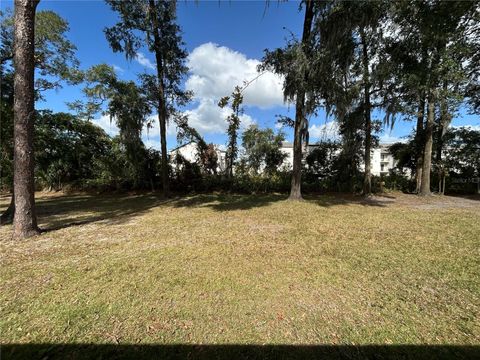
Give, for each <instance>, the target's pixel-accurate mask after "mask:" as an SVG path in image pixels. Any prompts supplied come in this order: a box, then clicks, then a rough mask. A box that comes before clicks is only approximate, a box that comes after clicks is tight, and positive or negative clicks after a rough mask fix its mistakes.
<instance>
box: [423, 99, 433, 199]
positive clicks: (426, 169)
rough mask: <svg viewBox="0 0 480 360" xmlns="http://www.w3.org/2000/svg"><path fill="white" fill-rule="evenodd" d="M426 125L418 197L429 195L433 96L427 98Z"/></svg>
mask: <svg viewBox="0 0 480 360" xmlns="http://www.w3.org/2000/svg"><path fill="white" fill-rule="evenodd" d="M427 107H428V111H427V124H426V126H425V147H424V151H423V169H422V184H421V185H420V195H422V196H426V195H430V194H431V192H430V168H431V165H432V144H433V125H434V121H435V99H434V98H433V94H432V93H430V94H429V96H428V105H427Z"/></svg>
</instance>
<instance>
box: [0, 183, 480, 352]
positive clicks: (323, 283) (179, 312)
mask: <svg viewBox="0 0 480 360" xmlns="http://www.w3.org/2000/svg"><path fill="white" fill-rule="evenodd" d="M284 199H285V196H283V195H268V196H236V195H196V196H192V197H186V198H178V199H173V200H168V201H162V200H161V199H160V198H159V197H156V196H155V195H130V196H127V195H108V196H88V195H68V196H67V195H48V194H40V195H38V213H39V222H40V226H41V227H42V228H43V229H45V230H46V231H45V232H44V233H43V234H42V235H40V236H38V237H35V238H31V239H28V240H26V241H21V242H15V241H12V240H11V238H10V236H11V227H10V226H3V227H1V228H0V249H1V250H0V251H1V270H0V276H1V283H0V306H1V314H0V339H1V343H2V344H3V356H4V357H5V358H8V357H12V358H15V357H19V358H21V357H24V358H30V356H33V355H35V356H39V358H42V359H43V358H48V359H50V358H56V357H58V358H63V355H65V354H67V353H69V354H70V356H71V357H72V358H83V357H85V356H86V354H90V355H92V356H93V355H94V354H95V355H98V354H100V355H102V351H103V352H104V354H107V355H106V357H104V358H109V357H110V356H114V355H115V356H119V357H122V356H123V355H125V354H127V353H128V354H129V355H131V356H132V357H133V356H134V355H135V354H137V353H138V354H141V353H142V351H143V352H145V353H148V351H152V349H151V348H149V347H146V346H145V347H142V345H143V344H156V345H161V344H169V345H171V346H172V348H168V347H164V348H162V349H163V350H161V351H164V355H165V356H167V357H168V356H172V357H175V356H177V355H178V357H185V358H187V357H189V358H192V357H193V358H195V357H202V356H203V357H205V358H211V357H215V356H217V355H219V356H220V355H222V354H224V355H225V354H226V352H227V351H228V347H222V346H218V347H216V348H214V350H212V351H213V352H209V350H202V347H201V346H191V347H189V346H188V344H197V345H199V344H210V345H226V344H237V345H238V346H237V348H235V347H231V349H234V350H235V351H237V350H238V351H239V352H240V353H241V351H247V353H245V354H246V356H245V357H246V358H252V357H255V354H257V355H258V354H261V357H268V356H269V355H271V356H272V357H276V356H277V355H279V354H280V353H282V354H285V353H286V352H283V351H280V350H281V349H282V348H281V347H275V345H280V344H289V345H291V347H289V348H284V349H283V350H290V355H292V356H291V357H293V355H295V356H298V357H299V358H302V357H304V356H303V355H305V354H307V353H308V351H309V349H312V348H311V347H302V346H300V345H315V344H324V346H325V347H324V348H321V349H320V348H317V350H318V351H324V350H325V351H330V350H331V351H333V352H335V353H336V354H337V355H339V357H342V354H343V355H346V356H347V357H348V358H356V357H360V358H361V357H362V356H363V357H368V356H367V355H366V354H367V353H366V352H365V351H367V352H368V351H370V350H371V352H372V353H381V350H382V349H388V348H387V347H384V346H386V345H389V344H402V345H419V347H418V349H420V350H419V351H423V350H425V349H427V350H429V349H430V350H431V349H434V348H433V347H430V348H428V347H425V345H426V344H428V345H430V346H433V345H446V344H448V345H462V346H463V347H458V348H457V347H453V348H452V349H446V350H445V349H443V350H442V351H446V352H445V353H441V354H444V355H445V356H452V357H453V356H456V355H458V356H465V357H469V356H472V354H474V353H475V355H477V354H478V350H479V348H478V345H479V344H480V321H479V318H480V199H479V198H476V199H463V198H452V197H443V198H440V197H432V198H426V199H422V198H417V197H415V196H413V195H404V194H398V193H394V194H391V195H387V196H384V197H375V198H372V199H369V200H365V201H362V200H360V199H357V198H352V197H347V196H328V195H323V196H318V197H311V198H309V199H308V200H307V201H304V202H293V203H292V202H287V201H284ZM8 201H9V199H8V198H7V197H3V198H1V206H0V208H1V209H0V210H3V209H5V208H6V206H7V205H8ZM12 344H17V345H15V346H13V345H12ZM18 344H30V345H31V346H28V345H24V346H22V345H18ZM32 344H44V345H41V346H40V345H38V346H37V347H35V346H33V345H32ZM52 344H77V345H78V346H77V345H71V346H72V347H68V346H67V345H65V346H63V347H62V346H56V345H52ZM79 344H129V346H131V348H130V350H131V351H133V353H132V352H130V353H129V352H128V351H130V350H127V349H128V348H127V347H125V348H124V350H125V351H123V352H118V349H121V347H113V346H107V345H104V347H103V350H102V348H101V347H100V345H98V347H95V345H88V346H87V345H79ZM133 344H137V345H135V346H133ZM175 344H184V345H185V346H184V347H183V348H182V347H180V346H178V347H176V348H175V346H174V345H175ZM247 344H248V346H250V348H248V346H247V347H242V346H241V345H247ZM264 344H268V346H269V347H262V346H260V345H264ZM372 344H377V345H382V347H381V348H380V347H379V348H375V347H368V346H366V345H372ZM257 345H258V347H255V346H257ZM468 345H470V346H471V347H468ZM75 346H77V347H75ZM362 346H363V347H362ZM422 346H423V348H422ZM405 348H407V349H408V348H409V347H405ZM411 348H415V347H411ZM132 349H133V350H132ZM159 349H160V348H158V349H156V350H159ZM165 349H167V350H165ZM172 349H173V350H172ZM262 349H263V350H262ZM265 349H268V351H264V350H265ZM279 349H280V350H279ZM302 349H303V350H302ZM322 349H323V350H322ZM362 349H363V350H362ZM368 349H370V350H368ZM372 349H373V350H372ZM392 349H395V347H392ZM422 349H423V350H422ZM262 351H263V352H262ZM302 351H306V352H305V353H303V352H302ZM362 351H363V352H362ZM386 351H388V350H386ZM398 351H399V352H398V354H397V355H398V356H399V358H405V357H408V351H407V353H402V351H403V350H402V348H401V347H400V348H399V349H398ZM448 351H450V352H448ZM62 354H63V355H62ZM122 354H123V355H122ZM308 354H310V355H311V354H312V353H308ZM402 354H403V355H402ZM213 355H215V356H213ZM386 355H388V353H386ZM404 355H405V356H404ZM410 355H411V354H410ZM402 356H404V357H402ZM220 357H221V356H220ZM387 357H388V356H387ZM66 358H68V357H66ZM85 358H89V356H87V357H85ZM2 359H3V357H2Z"/></svg>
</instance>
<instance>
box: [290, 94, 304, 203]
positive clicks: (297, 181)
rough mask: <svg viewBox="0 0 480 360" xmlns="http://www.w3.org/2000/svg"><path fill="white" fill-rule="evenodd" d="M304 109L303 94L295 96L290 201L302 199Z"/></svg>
mask: <svg viewBox="0 0 480 360" xmlns="http://www.w3.org/2000/svg"><path fill="white" fill-rule="evenodd" d="M304 107H305V93H304V92H302V93H299V94H297V103H296V106H295V108H296V111H295V133H294V140H293V169H292V183H291V188H290V197H289V199H290V200H301V199H302V189H301V185H302V157H303V154H302V128H303V118H304V116H305V115H304Z"/></svg>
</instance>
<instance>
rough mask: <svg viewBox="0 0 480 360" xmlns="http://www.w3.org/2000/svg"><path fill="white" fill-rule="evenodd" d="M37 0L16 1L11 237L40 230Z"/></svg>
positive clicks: (25, 235)
mask: <svg viewBox="0 0 480 360" xmlns="http://www.w3.org/2000/svg"><path fill="white" fill-rule="evenodd" d="M37 4H38V1H36V0H15V19H14V20H15V21H14V27H15V30H14V31H15V34H14V44H15V45H14V59H13V61H14V67H15V77H14V102H13V113H14V154H13V161H14V170H13V182H14V185H13V186H14V189H15V192H14V195H15V215H14V219H13V237H14V238H15V239H24V238H27V237H30V236H33V235H36V234H38V233H39V229H38V227H37V215H36V213H35V177H34V161H35V159H34V152H33V136H34V133H33V131H34V130H33V129H34V120H35V98H34V84H33V81H34V55H35V9H36V7H37Z"/></svg>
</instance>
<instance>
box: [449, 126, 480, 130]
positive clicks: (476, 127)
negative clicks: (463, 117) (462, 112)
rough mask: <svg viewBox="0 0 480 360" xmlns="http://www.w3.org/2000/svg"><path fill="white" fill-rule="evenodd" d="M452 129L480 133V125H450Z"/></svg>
mask: <svg viewBox="0 0 480 360" xmlns="http://www.w3.org/2000/svg"><path fill="white" fill-rule="evenodd" d="M450 127H452V128H454V129H461V128H465V129H468V130H475V131H480V125H450Z"/></svg>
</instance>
